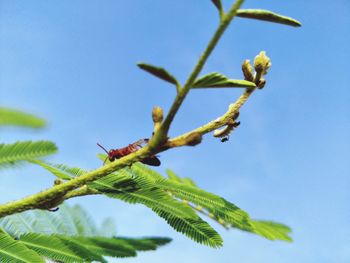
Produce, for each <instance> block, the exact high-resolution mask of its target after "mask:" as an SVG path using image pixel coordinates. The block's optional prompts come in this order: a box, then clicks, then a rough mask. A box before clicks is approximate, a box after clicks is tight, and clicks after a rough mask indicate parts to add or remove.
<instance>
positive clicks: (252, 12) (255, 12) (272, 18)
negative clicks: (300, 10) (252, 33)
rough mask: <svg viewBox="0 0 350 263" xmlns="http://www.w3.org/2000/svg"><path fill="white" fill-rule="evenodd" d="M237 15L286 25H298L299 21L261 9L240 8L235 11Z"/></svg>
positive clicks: (299, 24)
mask: <svg viewBox="0 0 350 263" xmlns="http://www.w3.org/2000/svg"><path fill="white" fill-rule="evenodd" d="M237 16H238V17H243V18H251V19H257V20H263V21H268V22H273V23H278V24H284V25H288V26H294V27H300V26H301V23H300V22H299V21H298V20H295V19H294V18H291V17H288V16H282V15H280V14H277V13H274V12H271V11H269V10H263V9H240V10H238V11H237Z"/></svg>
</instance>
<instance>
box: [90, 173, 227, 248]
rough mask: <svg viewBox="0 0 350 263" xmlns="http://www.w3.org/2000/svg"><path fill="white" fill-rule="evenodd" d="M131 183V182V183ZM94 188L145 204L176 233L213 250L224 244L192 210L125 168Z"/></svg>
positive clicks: (94, 185)
mask: <svg viewBox="0 0 350 263" xmlns="http://www.w3.org/2000/svg"><path fill="white" fill-rule="evenodd" d="M128 182H129V183H128ZM91 187H92V188H94V189H96V190H98V191H100V192H102V193H105V194H106V195H107V196H109V197H112V198H117V199H121V200H123V201H125V202H128V203H132V204H136V203H138V204H143V205H145V206H147V207H149V208H151V209H152V210H153V211H154V212H155V213H156V214H158V215H159V216H160V217H162V218H164V219H165V220H166V221H167V223H168V224H169V225H171V226H172V227H173V228H174V229H175V230H176V231H178V232H181V233H183V234H185V235H187V236H188V237H190V238H191V239H193V240H194V241H196V242H198V243H201V244H205V245H208V246H211V247H219V246H221V245H222V239H221V237H220V235H219V234H218V233H217V232H216V231H215V230H214V229H213V228H211V227H210V225H209V224H208V223H207V222H205V221H203V220H202V219H201V218H200V217H199V216H198V215H197V214H196V213H195V212H194V211H193V209H192V208H190V207H188V206H186V205H184V204H182V203H181V202H179V201H177V200H174V199H173V198H171V197H170V196H169V195H168V194H167V193H166V192H165V191H163V190H161V189H158V188H156V187H154V185H153V183H152V181H150V180H147V178H140V177H138V178H132V176H131V175H130V174H129V173H128V172H127V170H126V169H124V170H122V171H121V172H120V173H115V174H111V175H109V176H106V177H104V178H102V179H100V180H98V181H95V182H94V183H92V184H91Z"/></svg>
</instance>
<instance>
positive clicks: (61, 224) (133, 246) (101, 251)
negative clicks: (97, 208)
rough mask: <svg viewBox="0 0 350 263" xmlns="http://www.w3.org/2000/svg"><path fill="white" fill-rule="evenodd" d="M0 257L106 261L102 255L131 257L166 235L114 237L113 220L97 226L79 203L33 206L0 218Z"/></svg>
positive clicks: (162, 242)
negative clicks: (55, 209) (48, 207)
mask: <svg viewBox="0 0 350 263" xmlns="http://www.w3.org/2000/svg"><path fill="white" fill-rule="evenodd" d="M0 241H1V242H0V258H1V260H2V261H4V262H7V261H8V262H30V263H33V262H45V260H44V259H45V258H49V259H52V260H56V261H63V262H87V261H88V262H90V261H98V262H107V261H106V259H105V258H104V256H109V257H134V256H136V253H137V251H148V250H155V249H156V248H157V247H159V246H162V245H165V244H167V243H169V242H170V239H169V238H157V237H145V238H126V237H117V236H116V233H115V227H114V224H113V221H111V220H110V219H106V220H105V221H104V222H103V224H102V226H101V227H97V226H96V225H95V224H94V223H93V221H92V220H91V218H90V217H89V215H88V214H87V213H86V211H84V210H83V209H82V208H81V207H80V206H78V205H75V206H74V207H69V206H67V205H62V206H60V210H59V212H57V213H50V212H48V211H42V210H33V211H27V212H23V213H19V214H15V215H11V216H7V217H4V218H1V219H0ZM13 260H16V261H13Z"/></svg>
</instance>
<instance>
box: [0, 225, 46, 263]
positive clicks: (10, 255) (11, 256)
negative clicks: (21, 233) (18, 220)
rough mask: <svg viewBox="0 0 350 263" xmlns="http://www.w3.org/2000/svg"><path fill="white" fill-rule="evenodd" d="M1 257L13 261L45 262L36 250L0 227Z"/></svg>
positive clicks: (16, 262)
mask: <svg viewBox="0 0 350 263" xmlns="http://www.w3.org/2000/svg"><path fill="white" fill-rule="evenodd" d="M0 259H1V261H2V262H11V263H45V261H44V259H43V258H42V257H40V256H39V255H38V254H37V253H36V252H35V251H33V250H31V249H29V248H28V247H26V246H25V245H24V244H22V243H21V242H19V241H17V240H14V239H13V238H12V237H11V236H10V235H8V234H7V233H6V232H5V231H4V230H3V229H1V228H0Z"/></svg>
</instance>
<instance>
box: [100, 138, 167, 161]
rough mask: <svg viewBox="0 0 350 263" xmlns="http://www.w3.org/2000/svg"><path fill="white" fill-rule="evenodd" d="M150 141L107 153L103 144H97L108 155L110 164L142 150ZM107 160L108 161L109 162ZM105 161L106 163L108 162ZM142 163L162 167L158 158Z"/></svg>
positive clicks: (148, 158)
mask: <svg viewBox="0 0 350 263" xmlns="http://www.w3.org/2000/svg"><path fill="white" fill-rule="evenodd" d="M148 141H149V140H148V139H141V140H138V141H137V142H134V143H132V144H129V145H128V146H126V147H124V148H119V149H110V150H109V151H107V150H106V149H105V148H104V147H103V146H102V145H101V144H99V143H97V145H98V146H100V147H101V148H102V149H103V150H104V151H105V152H106V153H107V155H108V156H107V158H108V160H109V161H110V162H113V161H114V160H115V159H119V158H122V157H124V156H126V155H128V154H130V153H133V152H136V151H137V150H139V149H141V148H142V145H143V144H146V143H148ZM107 158H106V160H107ZM106 160H105V162H106ZM141 163H144V164H148V165H152V166H159V165H160V160H159V159H158V158H157V157H156V156H151V157H147V158H145V159H143V160H142V161H141Z"/></svg>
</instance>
